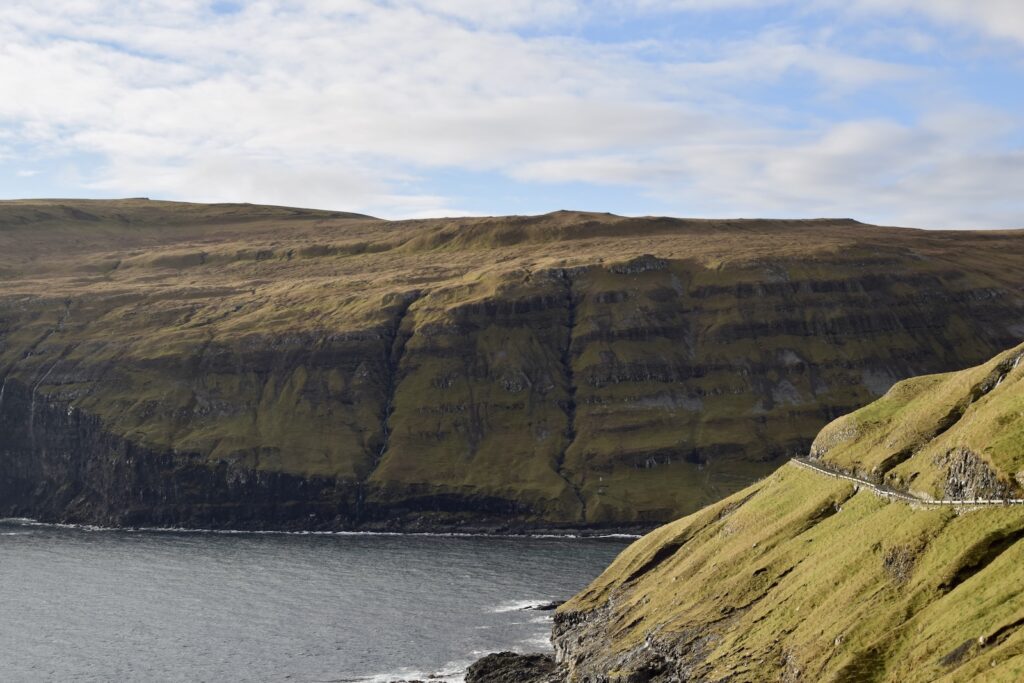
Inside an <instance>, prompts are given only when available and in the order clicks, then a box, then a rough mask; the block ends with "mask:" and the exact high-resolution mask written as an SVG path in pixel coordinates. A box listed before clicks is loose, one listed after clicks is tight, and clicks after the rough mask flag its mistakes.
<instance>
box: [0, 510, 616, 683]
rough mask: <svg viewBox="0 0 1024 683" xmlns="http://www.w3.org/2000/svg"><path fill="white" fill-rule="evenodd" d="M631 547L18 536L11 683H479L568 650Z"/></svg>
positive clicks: (7, 546) (8, 576) (360, 538)
mask: <svg viewBox="0 0 1024 683" xmlns="http://www.w3.org/2000/svg"><path fill="white" fill-rule="evenodd" d="M623 547H624V541H622V540H597V539H593V540H584V539H546V538H533V539H529V538H482V537H445V536H375V535H289V534H213V533H179V532H173V533H171V532H157V531H154V532H123V531H89V530H82V529H71V528H58V527H50V526H40V525H30V524H24V523H18V522H11V521H0V680H2V681H5V682H11V683H14V682H19V681H210V682H211V683H212V682H214V681H390V680H393V679H396V678H404V677H426V676H428V675H431V674H433V675H438V676H441V677H443V678H445V679H447V680H459V679H461V675H460V674H461V672H462V670H463V669H464V668H465V666H466V665H467V664H468V663H469V662H470V661H472V660H473V659H475V658H476V657H478V656H480V655H482V654H484V653H487V652H492V651H497V650H504V649H514V650H520V651H527V652H529V651H544V650H547V649H549V648H550V645H549V644H548V643H547V636H548V633H549V632H550V613H541V612H533V611H523V610H522V609H519V608H520V607H522V606H523V605H526V604H534V603H540V602H544V601H548V600H554V599H565V598H567V597H569V596H570V595H571V594H573V593H574V592H576V591H578V590H579V589H581V588H582V587H584V586H585V585H586V584H587V583H588V582H589V581H590V580H591V579H593V578H594V577H596V576H597V575H598V574H599V573H600V572H601V571H602V570H603V569H604V567H606V566H607V565H608V563H609V562H611V560H612V559H613V558H614V556H615V555H616V554H618V552H619V551H621V550H622V548H623Z"/></svg>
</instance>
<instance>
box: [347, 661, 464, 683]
mask: <svg viewBox="0 0 1024 683" xmlns="http://www.w3.org/2000/svg"><path fill="white" fill-rule="evenodd" d="M474 661H475V660H474ZM471 663H472V662H468V661H467V662H449V663H448V664H445V665H444V666H443V667H441V670H440V671H433V672H427V671H418V670H416V669H412V668H406V669H399V670H397V671H389V672H387V673H380V674H371V675H370V676H364V677H362V678H354V679H352V683H393V682H394V681H431V683H464V682H465V680H466V668H467V667H469V665H470V664H471Z"/></svg>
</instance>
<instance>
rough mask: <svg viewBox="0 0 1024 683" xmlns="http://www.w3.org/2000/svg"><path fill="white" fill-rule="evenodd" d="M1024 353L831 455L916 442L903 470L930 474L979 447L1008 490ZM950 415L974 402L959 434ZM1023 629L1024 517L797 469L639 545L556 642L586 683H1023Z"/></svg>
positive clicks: (842, 429) (904, 395)
mask: <svg viewBox="0 0 1024 683" xmlns="http://www.w3.org/2000/svg"><path fill="white" fill-rule="evenodd" d="M1022 357H1024V345H1022V346H1019V347H1017V348H1015V349H1013V350H1011V351H1009V352H1006V353H1004V354H1001V355H1000V356H999V357H997V358H996V359H994V360H993V361H991V362H990V363H987V364H986V365H984V366H981V367H978V368H974V369H971V370H967V371H963V372H960V373H954V374H950V375H942V376H938V377H922V378H918V379H915V380H911V381H909V382H907V383H904V384H903V385H897V387H895V388H894V389H893V390H892V391H891V392H889V394H887V395H886V397H885V398H884V399H882V400H880V401H877V402H875V403H873V404H872V405H870V406H868V407H867V408H864V409H862V410H860V411H858V412H856V413H854V414H852V415H850V416H847V417H844V418H840V419H839V420H837V421H835V422H833V423H832V424H831V425H829V427H827V428H826V429H825V430H824V431H823V432H822V435H821V436H819V438H818V441H817V443H818V444H819V448H820V446H821V444H822V443H823V442H825V443H830V444H831V443H841V444H842V448H840V447H839V446H838V445H836V446H833V447H832V451H830V452H832V453H834V454H835V457H836V459H837V460H836V461H833V463H832V465H833V466H836V463H837V462H838V459H839V458H840V456H842V457H843V458H844V461H845V462H847V463H853V462H856V463H857V466H858V467H865V466H866V465H867V463H870V462H874V461H875V457H876V456H875V451H876V450H877V449H878V447H879V445H880V444H885V445H886V447H887V448H888V447H897V446H898V445H900V444H904V443H906V435H907V434H908V431H909V430H914V433H915V434H916V437H915V438H916V440H915V441H914V445H913V447H912V451H913V454H912V455H911V457H910V459H908V460H906V461H905V462H904V464H909V463H911V462H913V463H915V464H914V465H913V467H912V469H913V471H914V472H917V473H918V474H919V478H920V479H927V480H928V481H940V480H942V479H943V478H944V477H946V476H947V475H948V468H949V464H948V462H947V458H946V457H945V456H944V455H942V454H945V453H948V452H949V451H950V450H953V451H958V452H959V449H970V451H971V453H973V454H975V455H974V457H976V458H977V459H978V460H979V461H982V462H984V464H985V466H986V467H987V468H988V471H989V472H990V473H991V476H992V477H994V478H995V479H998V480H999V481H1001V482H1005V481H1007V477H1008V475H1009V474H1010V472H1011V471H1012V470H1013V469H1014V468H1015V467H1017V463H1015V462H1013V461H1012V459H1008V458H1007V457H1006V454H1007V453H1009V452H1011V451H1012V452H1014V453H1015V455H1016V456H1018V457H1020V455H1021V448H1020V447H1021V440H1020V436H1021V434H1022V430H1024V412H1022V411H1021V401H1022V400H1024V363H1020V362H1019V360H1020V359H1021V358H1022ZM993 373H996V374H997V375H998V376H999V377H1002V381H998V380H996V381H995V382H992V383H991V384H990V383H989V381H988V379H986V378H989V377H990V376H992V375H993ZM979 382H980V386H982V387H987V391H985V392H984V397H983V398H979V397H978V396H977V387H979ZM920 387H928V389H927V390H924V391H917V389H919V388H920ZM912 389H913V391H912ZM911 394H913V395H914V398H912V399H911V398H909V396H910V395H911ZM893 401H898V402H899V404H900V406H901V408H902V410H903V411H904V415H903V416H902V417H897V416H896V414H895V413H896V411H894V410H893V408H892V405H891V404H892V402H893ZM912 401H917V404H916V406H914V407H913V408H912V409H911V408H910V407H909V406H910V403H911V402H912ZM951 403H952V404H953V405H961V404H964V405H966V404H970V407H969V409H967V410H966V411H964V412H963V416H962V417H961V420H960V421H959V422H958V423H957V425H952V426H950V425H947V424H946V423H945V422H944V421H943V420H942V417H943V416H944V415H945V414H948V412H949V405H950V404H951ZM890 416H892V417H893V419H891V420H888V421H887V422H885V423H884V424H883V420H885V419H887V418H888V417H890ZM929 416H932V417H937V418H939V422H938V424H939V426H940V427H943V426H945V429H935V428H934V424H935V422H934V420H933V419H932V417H929ZM869 417H870V418H871V419H870V420H869V419H868V418H869ZM865 424H869V425H871V428H870V430H869V429H866V428H863V427H858V429H856V430H854V429H852V428H851V427H852V425H865ZM868 431H870V436H869V435H867V432H868ZM837 435H840V436H841V437H842V438H840V437H837ZM1011 443H1016V444H1017V445H1016V446H1015V447H1014V448H1010V447H1009V446H1008V444H1011ZM936 454H938V457H936ZM826 457H827V456H826ZM881 459H883V460H884V456H881ZM1007 465H1009V466H1010V467H1009V470H1008V469H1007V467H1006V466H1007ZM947 492H948V490H947ZM959 492H960V493H965V491H962V490H961V491H959ZM967 493H968V494H969V493H970V492H967ZM1022 626H1024V505H1005V506H998V505H995V506H976V505H975V506H971V505H957V506H951V505H941V506H940V505H934V504H933V505H927V504H908V503H906V502H901V501H893V500H890V499H888V498H886V497H883V496H880V495H878V494H876V493H874V492H872V491H870V490H869V489H868V488H867V487H859V486H858V485H857V484H855V483H852V482H849V481H844V480H840V479H836V478H831V477H828V476H825V475H822V474H819V473H817V472H814V471H811V470H808V469H804V468H799V467H795V466H787V467H783V468H781V469H780V470H779V471H777V472H776V473H774V474H773V475H772V476H770V477H768V478H767V479H765V480H763V481H761V482H758V483H756V484H754V485H753V486H751V487H749V488H747V489H745V490H743V491H741V492H738V493H736V494H734V495H733V496H731V497H730V498H728V499H726V500H724V501H722V502H720V503H717V504H715V505H712V506H710V507H708V508H705V509H704V510H701V511H700V512H698V513H696V514H694V515H691V516H689V517H686V518H683V519H681V520H679V521H677V522H674V523H672V524H670V525H668V526H665V527H662V528H660V529H658V530H657V531H655V532H653V533H651V534H650V535H648V536H646V537H644V538H643V539H641V540H640V541H638V542H636V543H635V544H634V545H632V546H631V547H630V548H628V549H627V550H626V551H625V552H624V553H622V555H620V556H619V558H617V559H616V561H615V562H614V564H613V565H612V566H611V567H609V568H608V570H607V571H605V573H604V574H602V576H601V577H600V578H598V579H597V580H596V581H595V582H594V583H593V584H592V585H591V586H590V587H589V588H587V589H586V590H585V591H584V592H582V593H580V594H579V595H577V596H576V597H575V598H573V599H572V600H571V601H569V602H568V603H566V604H565V605H564V606H563V607H562V608H560V610H559V612H558V614H557V616H556V626H555V635H554V640H555V644H556V649H557V651H558V657H559V659H560V661H562V662H563V663H564V664H565V665H566V667H567V669H568V671H569V672H570V673H569V680H572V681H583V680H589V681H670V680H680V679H682V680H692V681H723V680H729V681H763V680H783V681H801V680H804V681H966V680H986V681H1018V680H1021V678H1022V677H1024V628H1022Z"/></svg>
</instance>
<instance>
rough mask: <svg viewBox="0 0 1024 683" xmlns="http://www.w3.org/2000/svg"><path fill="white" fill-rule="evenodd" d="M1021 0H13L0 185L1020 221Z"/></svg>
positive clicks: (114, 193)
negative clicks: (488, 0) (491, 0)
mask: <svg viewBox="0 0 1024 683" xmlns="http://www.w3.org/2000/svg"><path fill="white" fill-rule="evenodd" d="M1022 76H1024V3H1021V2H1018V1H1017V0H972V1H968V0H885V1H883V0H845V1H842V2H840V1H839V0H804V1H803V2H790V1H788V0H757V1H755V0H604V1H603V2H596V1H588V0H505V1H504V2H502V3H483V2H479V1H478V0H390V1H387V2H370V1H367V0H308V1H297V0H292V1H288V2H285V1H283V0H282V1H274V0H262V1H260V2H241V1H238V2H228V1H224V0H221V1H218V2H200V1H198V0H174V1H171V0H145V1H139V2H127V1H124V0H121V1H118V2H114V1H108V0H52V1H50V2H45V3H44V2H39V1H32V2H27V1H26V2H22V1H20V0H8V1H7V2H5V3H4V4H3V7H2V8H0V177H2V178H3V181H4V182H3V184H2V185H0V197H4V198H17V197H39V196H47V197H53V196H63V197H69V196H70V197H121V196H151V197H159V198H166V199H181V200H192V201H249V202H258V203H277V204H289V205H302V206H316V207H322V208H334V209H342V210H352V211H363V212H368V213H372V214H375V215H380V216H383V217H389V218H401V217H418V216H439V215H475V214H513V213H518V214H524V213H541V212H546V211H552V210H556V209H562V208H571V209H582V210H592V211H611V212H614V213H621V214H628V215H636V214H669V215H679V216H767V217H775V216H794V217H814V216H850V217H854V218H858V219H860V220H864V221H871V222H877V223H885V224H897V225H915V226H921V227H968V228H973V227H1024V192H1022V191H1021V188H1024V87H1021V85H1022V83H1024V79H1022Z"/></svg>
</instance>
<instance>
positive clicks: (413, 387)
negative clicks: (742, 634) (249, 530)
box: [0, 200, 1024, 524]
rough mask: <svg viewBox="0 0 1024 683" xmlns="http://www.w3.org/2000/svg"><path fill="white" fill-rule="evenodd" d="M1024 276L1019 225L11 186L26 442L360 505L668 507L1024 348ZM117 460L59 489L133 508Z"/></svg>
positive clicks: (624, 519)
mask: <svg viewBox="0 0 1024 683" xmlns="http://www.w3.org/2000/svg"><path fill="white" fill-rule="evenodd" d="M1021 272H1024V232H1019V231H1018V232H1015V231H1008V232H927V231H918V230H907V229H894V228H881V227H875V226H867V225H863V224H860V223H857V222H855V221H850V220H818V221H779V220H771V221H760V220H731V221H726V220H681V219H666V218H623V217H618V216H612V215H608V214H586V213H578V212H556V213H553V214H548V215H544V216H527V217H523V216H512V217H503V218H469V219H434V220H423V221H397V222H392V221H382V220H378V219H374V218H370V217H366V216H359V215H355V214H345V213H337V212H324V211H313V210H305V209H290V208H283V207H261V206H251V205H197V204H180V203H173V202H155V201H147V200H122V201H81V200H66V201H65V200H49V201H42V200H39V201H27V200H26V201H16V202H2V203H0V283H2V289H0V378H2V379H0V382H3V386H6V388H7V400H6V402H5V401H4V399H3V398H2V394H0V426H4V425H5V426H4V429H5V430H6V431H0V454H2V453H4V452H7V453H10V454H17V457H18V458H19V462H29V455H30V454H32V453H36V454H38V453H41V452H42V451H41V449H42V448H43V447H44V446H46V448H49V451H47V453H48V455H49V456H52V455H53V451H54V449H58V450H60V449H67V450H68V452H69V453H70V452H72V451H75V452H76V456H75V457H79V458H88V459H90V460H89V462H90V463H93V462H97V463H102V462H107V463H113V462H117V463H122V464H124V463H127V462H128V461H127V460H124V458H125V457H129V456H125V455H124V454H123V451H125V449H128V450H132V449H135V450H137V451H138V452H139V453H140V454H141V453H146V454H149V455H139V456H131V457H132V458H133V460H131V462H133V463H134V462H136V460H135V459H134V458H136V457H143V458H149V459H150V460H151V461H153V462H163V460H160V459H159V458H165V457H166V458H170V459H171V460H173V461H174V463H177V464H173V465H167V468H166V469H167V472H165V473H164V474H162V475H160V476H161V477H162V478H167V477H173V476H176V475H174V474H173V473H174V472H176V471H178V469H177V468H178V465H179V464H180V462H181V461H182V459H187V462H188V464H189V467H202V466H203V463H206V464H207V465H208V469H209V470H210V475H209V476H210V477H213V478H218V477H219V478H220V479H224V477H225V476H229V483H231V482H234V481H235V480H236V479H238V478H241V479H244V480H246V481H251V480H255V481H262V479H260V477H261V476H263V475H267V476H270V475H273V476H278V475H281V476H286V477H291V478H295V479H310V480H312V479H316V480H317V481H321V482H324V483H323V486H326V487H327V488H333V489H336V490H341V489H342V488H344V489H346V490H351V491H352V493H351V496H352V500H353V501H355V502H354V503H353V505H355V506H356V508H357V511H356V512H355V513H353V514H357V515H358V514H363V513H362V512H360V511H366V510H370V509H376V510H377V512H376V513H374V514H379V515H381V516H384V517H390V516H395V517H400V516H401V515H405V514H410V515H415V514H420V513H435V512H436V513H438V514H463V513H465V514H468V515H472V514H474V513H476V512H479V511H481V510H485V511H487V512H488V514H494V515H498V516H500V517H503V518H516V519H520V520H523V521H524V522H525V523H531V524H532V523H545V524H546V523H559V524H581V523H587V524H617V523H631V522H636V523H641V524H649V523H652V522H661V521H664V520H667V519H671V518H672V517H674V516H677V515H679V514H682V513H685V512H689V511H692V510H696V509H698V508H699V507H700V506H702V505H705V504H707V503H710V502H713V501H715V500H719V499H721V498H722V497H724V496H726V495H729V494H730V493H732V492H734V491H736V490H738V489H740V488H742V487H743V486H746V485H747V484H749V483H750V482H751V481H754V480H756V479H757V478H759V477H761V476H764V475H765V474H767V473H768V472H770V471H772V470H773V469H774V468H775V467H777V466H778V463H779V462H780V461H781V460H780V459H781V458H784V457H786V456H787V455H791V454H796V453H802V452H805V451H806V449H807V448H808V446H809V445H810V442H811V439H812V438H813V436H814V434H816V433H817V431H818V430H819V429H820V428H821V427H822V426H823V425H824V424H825V423H827V422H828V421H829V420H830V419H832V418H834V417H835V416H837V415H840V414H843V413H845V412H848V411H850V410H852V409H854V408H856V407H858V406H860V405H863V404H865V403H868V402H869V401H870V400H872V399H874V398H876V397H878V396H879V395H881V394H882V393H884V392H885V391H886V390H888V389H889V387H890V386H891V385H892V383H893V382H895V381H897V380H899V379H902V378H905V377H908V376H911V375H914V374H920V373H923V372H935V371H942V370H949V369H954V368H959V367H964V366H966V365H968V364H971V363H975V362H979V361H981V360H982V359H984V358H987V357H990V356H991V355H992V354H993V353H995V352H996V351H997V350H998V349H1000V348H1005V347H1006V346H1008V345H1009V344H1012V343H1016V342H1018V341H1019V340H1020V338H1021V336H1024V291H1022V281H1021V278H1020V276H1019V274H1020V273H1021ZM41 411H46V415H48V416H49V417H47V418H46V419H47V420H49V421H50V422H48V423H47V424H49V429H50V431H51V432H53V431H54V430H58V431H59V432H60V434H59V438H57V437H54V438H56V439H57V440H56V441H55V442H53V443H51V444H49V445H47V444H46V443H44V441H45V438H50V437H52V434H50V435H47V434H44V433H43V431H41V429H42V428H41V427H40V426H39V425H40V423H39V420H40V419H42V416H43V412H41ZM65 414H66V415H67V416H68V417H67V418H66V419H64V420H63V422H61V425H57V424H56V422H54V421H55V420H56V419H57V416H59V415H65ZM79 416H81V417H79ZM86 417H88V419H89V420H93V419H94V420H95V421H96V422H95V423H94V422H91V421H90V422H89V429H90V430H91V431H90V436H89V437H88V439H87V440H88V441H89V443H93V442H96V443H98V444H101V445H100V446H98V448H100V450H101V451H102V452H92V450H90V449H93V447H92V446H90V449H85V450H88V451H89V452H82V451H83V448H82V447H81V446H79V447H75V446H74V445H73V444H74V443H75V442H76V439H77V441H78V442H83V439H84V438H85V437H83V436H81V435H80V434H79V435H77V436H76V432H75V430H78V429H80V428H81V426H80V425H79V424H78V422H74V421H76V420H78V421H81V420H84V419H86ZM72 422H74V424H72ZM63 430H68V431H67V433H65V432H64V431H63ZM97 430H98V432H97ZM93 432H97V434H93ZM100 432H101V433H100ZM5 438H6V441H4V439H5ZM108 442H110V443H116V444H117V446H116V448H115V447H114V446H111V445H109V444H108ZM104 444H107V445H104ZM76 449H77V450H76ZM115 450H116V451H117V454H114V451H115ZM10 457H11V458H13V457H15V456H14V455H11V456H10ZM62 457H63V456H62ZM69 457H70V456H69ZM93 459H95V460H93ZM907 464H908V465H909V463H907ZM97 467H99V466H97ZM53 469H54V468H53V467H49V466H48V469H47V468H42V470H43V471H40V472H32V473H27V474H25V477H26V478H27V479H26V480H25V483H24V485H23V486H22V488H24V487H25V486H28V487H29V488H30V489H32V488H34V484H31V482H32V481H33V480H32V477H44V478H45V477H50V479H51V480H52V479H53V475H52V474H47V472H48V471H53ZM129 469H130V468H129ZM225 471H227V472H231V473H232V474H230V475H224V474H223V472H225ZM133 472H134V470H133ZM250 475H251V476H250ZM91 476H94V477H95V478H97V481H96V482H93V483H90V484H88V485H86V484H81V485H80V486H79V487H78V489H76V490H74V491H66V492H64V493H62V494H61V495H60V496H58V497H57V498H59V499H60V500H61V501H71V500H79V501H81V500H84V498H91V500H92V502H95V501H96V500H100V499H103V498H104V496H108V495H109V492H108V491H107V489H108V488H109V486H111V484H110V483H109V481H110V477H108V476H106V475H103V474H102V472H100V471H99V470H98V469H97V471H95V472H93V474H92V475H91ZM132 476H134V477H140V476H143V475H142V474H139V473H137V472H136V473H134V474H133V475H132ZM146 476H148V475H146ZM196 476H198V475H196ZM51 483H53V484H54V485H55V486H56V485H60V486H64V485H66V482H65V483H61V482H56V481H55V480H54V481H52V482H51ZM30 484H31V485H30ZM67 485H68V486H70V485H69V484H67ZM296 486H298V484H296ZM167 488H168V491H169V490H170V488H171V487H169V485H168V487H167ZM161 490H163V489H161ZM168 491H165V492H164V493H161V494H160V495H161V501H163V502H168V501H169V500H170V498H173V497H174V496H176V495H177V496H180V499H179V502H180V503H181V505H185V504H186V503H188V501H191V500H193V499H194V498H196V497H198V498H201V499H202V500H203V501H204V504H216V503H217V501H212V500H206V498H208V497H209V496H211V495H214V494H213V493H209V492H204V493H199V492H198V489H196V490H192V489H188V488H182V489H180V490H179V491H178V492H177V493H170V492H168ZM203 491H207V489H203ZM346 495H347V494H346ZM189 496H192V497H189ZM57 498H54V500H57ZM57 504H58V503H54V505H57ZM59 504H60V505H64V504H65V503H59ZM68 504H70V503H68ZM24 505H25V506H29V507H31V504H30V503H25V504H24ZM133 505H134V506H135V507H136V508H138V509H139V510H142V509H143V508H144V507H145V506H144V504H143V503H139V502H136V503H133ZM325 505H326V503H325ZM108 507H110V506H108ZM82 509H84V508H82ZM115 512H116V511H114V510H111V512H110V514H111V515H113V514H115ZM82 514H85V513H84V512H83V513H82ZM317 514H318V515H319V514H321V513H320V512H318V513H317ZM322 514H324V515H327V514H328V512H326V511H324V512H323V513H322ZM329 519H330V517H327V518H325V519H322V520H321V522H322V523H328V520H329Z"/></svg>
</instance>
